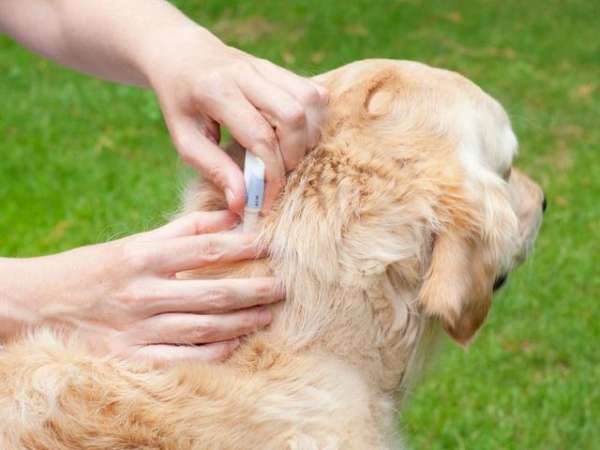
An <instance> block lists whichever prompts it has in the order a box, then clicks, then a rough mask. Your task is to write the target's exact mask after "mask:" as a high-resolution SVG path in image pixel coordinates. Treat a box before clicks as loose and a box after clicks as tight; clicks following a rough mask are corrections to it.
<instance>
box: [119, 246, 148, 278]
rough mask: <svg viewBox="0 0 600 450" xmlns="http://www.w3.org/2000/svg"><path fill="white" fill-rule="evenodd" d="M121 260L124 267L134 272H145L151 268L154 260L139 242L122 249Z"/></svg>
mask: <svg viewBox="0 0 600 450" xmlns="http://www.w3.org/2000/svg"><path fill="white" fill-rule="evenodd" d="M121 251H122V259H123V264H124V265H125V267H128V268H130V269H133V271H135V272H145V271H147V270H148V269H150V268H151V267H152V264H153V260H154V258H153V257H152V253H151V252H149V251H148V250H147V249H146V248H145V246H144V245H141V244H140V243H139V242H135V241H134V242H130V243H127V244H125V245H123V247H122V250H121Z"/></svg>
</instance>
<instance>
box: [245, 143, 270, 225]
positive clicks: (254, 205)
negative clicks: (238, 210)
mask: <svg viewBox="0 0 600 450" xmlns="http://www.w3.org/2000/svg"><path fill="white" fill-rule="evenodd" d="M244 181H245V183H246V207H245V208H244V224H243V226H242V230H243V231H246V232H253V231H256V227H257V223H258V215H259V213H260V210H261V209H262V205H263V200H264V197H265V163H263V162H262V161H261V160H260V159H259V158H257V157H256V156H254V155H253V154H252V153H250V152H249V151H248V150H246V158H245V159H244Z"/></svg>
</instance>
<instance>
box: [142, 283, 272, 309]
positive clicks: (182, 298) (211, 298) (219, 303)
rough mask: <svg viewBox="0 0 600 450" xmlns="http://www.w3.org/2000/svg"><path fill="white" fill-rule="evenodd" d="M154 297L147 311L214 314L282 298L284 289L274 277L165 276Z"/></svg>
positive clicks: (148, 304) (269, 302)
mask: <svg viewBox="0 0 600 450" xmlns="http://www.w3.org/2000/svg"><path fill="white" fill-rule="evenodd" d="M153 292H154V299H152V300H150V301H149V302H146V303H147V305H146V306H147V314H151V315H157V314H164V313H175V312H177V313H203V314H215V313H223V312H228V311H236V310H241V309H246V308H250V307H253V306H259V305H266V304H271V303H275V302H278V301H280V300H282V299H283V297H284V291H283V289H282V288H281V286H280V285H279V283H277V281H276V280H275V279H274V278H269V277H256V278H244V279H242V278H240V279H231V278H230V279H220V280H177V279H175V280H164V281H162V282H160V284H156V285H155V286H154V287H153Z"/></svg>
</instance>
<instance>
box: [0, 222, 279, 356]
mask: <svg viewBox="0 0 600 450" xmlns="http://www.w3.org/2000/svg"><path fill="white" fill-rule="evenodd" d="M236 222H237V217H236V216H235V214H233V213H231V212H228V211H221V212H211V213H193V214H191V215H187V216H184V217H182V218H180V219H177V220H175V221H174V222H171V223H169V224H167V225H165V226H163V227H161V228H158V229H156V230H153V231H149V232H146V233H141V234H137V235H134V236H130V237H127V238H124V239H120V240H117V241H113V242H109V243H106V244H100V245H95V246H90V247H82V248H79V249H75V250H72V251H69V252H65V253H61V254H58V255H52V256H46V257H40V258H32V259H29V260H4V262H5V263H6V262H8V263H9V264H12V267H6V266H5V265H1V266H0V268H6V269H7V270H6V271H0V276H1V275H2V272H4V273H8V274H10V277H11V281H12V282H13V283H14V286H12V287H11V286H6V283H7V280H6V279H0V287H2V288H3V289H2V291H4V292H10V293H11V295H12V297H13V305H14V306H15V308H16V307H19V308H21V309H23V308H25V307H26V306H28V307H29V315H31V313H32V311H37V314H38V317H37V320H36V322H37V323H38V324H40V325H54V326H60V327H63V328H64V327H68V328H76V329H77V331H78V332H79V334H80V335H81V336H82V337H83V339H84V340H85V341H87V342H88V343H89V344H90V347H92V348H93V349H95V350H96V351H98V352H100V353H103V354H106V353H108V354H114V355H118V356H121V357H126V358H134V359H142V360H150V361H154V362H159V363H169V362H175V361H180V360H222V359H224V358H226V357H227V356H228V355H229V353H230V352H231V351H233V349H234V348H235V347H236V346H237V344H238V342H239V341H238V339H237V338H239V337H240V336H243V335H246V334H248V333H251V332H253V331H255V330H256V329H258V328H260V327H263V326H265V325H267V324H268V323H269V322H270V321H271V313H270V310H269V309H268V307H265V306H261V305H266V304H270V303H274V302H277V301H279V300H281V299H282V298H283V292H282V290H281V289H280V288H279V287H278V286H277V285H276V282H275V280H274V279H273V278H251V279H222V280H181V279H177V278H175V274H176V273H177V272H180V271H184V270H189V269H195V268H201V267H205V266H207V265H210V264H213V263H217V262H229V261H238V260H242V259H248V258H256V257H260V256H262V254H261V251H260V249H258V248H257V247H256V245H255V244H254V241H255V236H253V235H248V234H237V233H219V231H222V230H226V229H229V228H231V227H232V226H234V225H235V224H236ZM19 261H21V263H20V264H19ZM0 278H2V277H0ZM24 281H27V282H24ZM24 286H25V288H23V287H24ZM23 289H25V290H23ZM19 294H20V295H21V299H23V298H25V299H28V300H30V299H32V298H35V301H36V304H35V305H34V304H32V303H31V302H30V303H29V304H28V305H26V303H27V302H26V301H19V300H18V297H19ZM15 308H13V309H15ZM2 309H3V308H0V311H1V310H2ZM8 309H9V310H10V308H8ZM20 316H24V315H23V314H21V315H20ZM182 344H188V345H182Z"/></svg>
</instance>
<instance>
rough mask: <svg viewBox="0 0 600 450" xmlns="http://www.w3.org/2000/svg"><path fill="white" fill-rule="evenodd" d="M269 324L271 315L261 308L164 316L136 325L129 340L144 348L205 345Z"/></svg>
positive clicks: (167, 314)
mask: <svg viewBox="0 0 600 450" xmlns="http://www.w3.org/2000/svg"><path fill="white" fill-rule="evenodd" d="M271 320H272V313H271V311H270V310H269V309H268V308H265V307H256V308H249V309H244V310H240V311H235V312H232V313H225V314H180V313H166V314H159V315H157V316H153V317H150V318H148V319H145V320H143V321H141V322H139V323H138V324H137V328H138V331H136V332H135V334H134V335H133V336H132V338H133V339H135V340H136V341H139V342H141V343H142V344H144V345H148V344H206V343H212V342H219V341H225V340H229V339H234V338H236V337H239V336H244V335H246V334H249V333H252V332H254V331H256V330H257V329H259V328H262V327H264V326H266V325H268V324H269V323H271Z"/></svg>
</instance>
